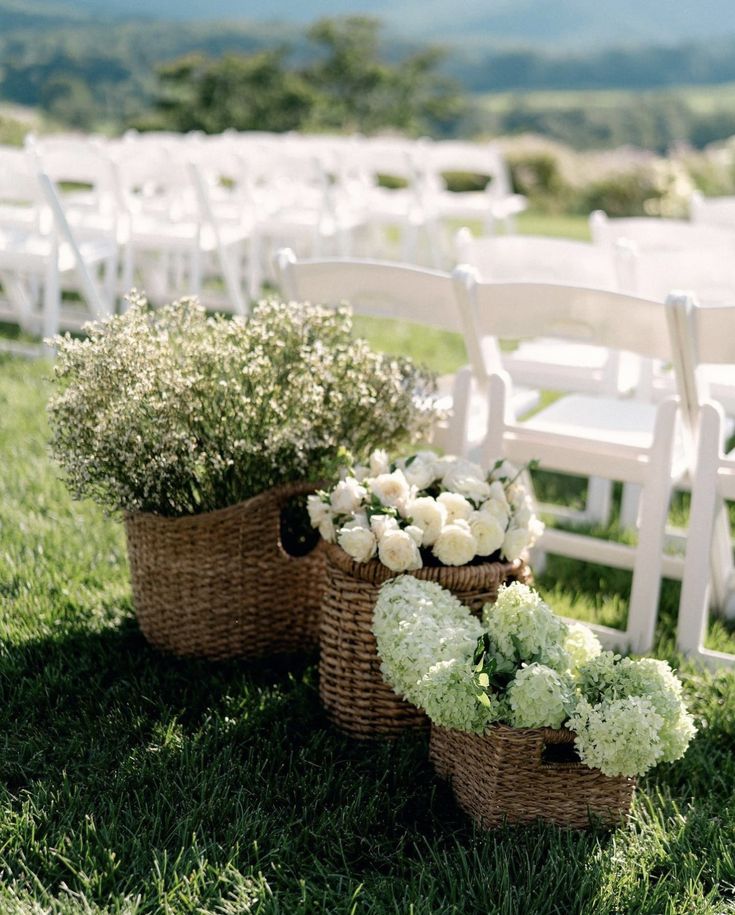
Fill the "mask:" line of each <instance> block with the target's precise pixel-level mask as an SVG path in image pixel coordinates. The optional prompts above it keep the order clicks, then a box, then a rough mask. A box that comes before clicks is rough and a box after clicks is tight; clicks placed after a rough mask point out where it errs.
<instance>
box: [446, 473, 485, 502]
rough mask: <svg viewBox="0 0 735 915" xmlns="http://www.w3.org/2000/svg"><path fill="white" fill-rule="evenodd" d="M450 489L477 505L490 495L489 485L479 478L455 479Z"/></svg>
mask: <svg viewBox="0 0 735 915" xmlns="http://www.w3.org/2000/svg"><path fill="white" fill-rule="evenodd" d="M451 489H452V490H453V491H454V492H458V493H460V494H461V495H463V496H465V497H466V498H467V499H472V501H473V502H476V503H478V504H479V503H480V502H484V501H485V499H487V498H488V496H489V495H490V484H489V483H488V482H487V481H486V480H482V479H480V478H479V477H457V478H456V479H455V480H454V482H453V484H452V486H451Z"/></svg>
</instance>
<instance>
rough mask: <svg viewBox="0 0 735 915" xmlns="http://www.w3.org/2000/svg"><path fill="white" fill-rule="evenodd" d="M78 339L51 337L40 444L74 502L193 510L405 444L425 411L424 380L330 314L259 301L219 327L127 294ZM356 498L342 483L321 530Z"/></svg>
mask: <svg viewBox="0 0 735 915" xmlns="http://www.w3.org/2000/svg"><path fill="white" fill-rule="evenodd" d="M85 330H86V334H87V336H86V337H85V338H84V339H72V338H71V337H69V336H68V335H67V336H65V337H58V338H56V339H55V341H54V343H55V345H56V347H57V349H58V358H57V360H56V362H55V364H54V375H55V378H56V381H57V388H56V391H55V393H54V396H53V397H52V399H51V402H50V405H49V418H50V423H51V430H52V433H53V438H52V447H53V451H54V454H55V456H56V458H57V460H58V462H59V463H60V465H61V467H62V468H63V471H64V474H65V477H66V480H67V482H68V484H69V486H70V488H71V490H72V492H73V493H74V495H75V496H76V497H80V498H81V497H90V498H92V499H94V500H95V501H97V502H99V503H100V504H101V505H103V506H105V508H107V509H109V510H112V511H124V512H135V511H145V512H155V513H156V514H160V515H166V516H169V517H178V516H181V515H188V514H198V513H201V512H206V511H213V510H215V509H218V508H224V507H226V506H229V505H234V504H236V503H237V502H240V501H242V500H244V499H247V498H250V497H251V496H253V495H256V494H257V493H259V492H263V491H265V490H267V489H270V488H271V487H272V486H276V485H278V484H281V483H286V482H291V481H294V480H319V479H323V478H324V477H325V476H330V475H331V474H333V473H335V472H336V470H337V468H338V466H339V463H340V462H341V461H342V460H343V458H342V457H341V454H340V453H341V452H342V453H344V451H349V452H355V453H363V452H366V451H368V450H369V449H370V448H371V447H374V446H375V445H377V444H378V443H381V442H385V443H389V444H391V445H393V444H394V443H396V442H399V441H406V439H407V438H408V439H409V440H414V441H415V440H420V439H421V438H423V437H425V435H426V433H427V432H428V430H429V429H430V428H431V425H432V423H433V421H434V420H435V418H436V415H437V410H436V405H435V401H434V398H433V393H432V392H433V387H434V382H433V378H432V376H431V375H430V374H429V373H427V372H425V371H424V370H423V369H419V368H418V367H416V366H415V365H414V364H413V363H412V362H411V361H410V360H408V359H402V358H394V357H390V356H386V355H384V354H381V353H377V352H374V351H373V350H371V349H370V347H369V346H368V345H367V343H365V341H363V340H359V339H356V338H355V337H354V335H353V333H352V319H351V316H350V314H349V312H348V311H346V310H344V309H339V310H336V311H334V310H332V309H327V308H321V307H319V306H316V305H308V304H299V303H295V302H291V303H283V302H278V301H275V300H273V301H268V302H261V303H260V304H258V305H257V306H255V307H254V309H253V312H252V314H251V316H250V317H249V318H248V319H247V320H246V319H244V318H239V317H235V318H233V319H229V318H225V317H223V316H214V317H212V316H209V315H207V313H206V311H205V310H204V307H203V306H202V305H200V304H198V303H197V302H196V301H194V300H184V301H181V302H176V303H174V304H172V305H167V306H164V307H162V308H160V309H157V310H155V311H154V310H153V309H151V308H149V306H148V303H147V302H146V301H145V299H143V298H141V297H140V296H137V295H135V296H132V297H131V300H130V307H129V308H128V310H127V311H126V312H125V314H123V315H114V316H112V317H109V318H106V319H105V320H102V321H98V322H95V323H92V324H89V325H87V326H86V328H85ZM363 497H364V490H363V489H362V488H361V487H360V485H359V483H357V481H356V480H354V479H353V480H344V481H342V482H341V483H340V484H339V486H338V487H337V488H336V489H335V491H334V493H333V494H332V499H333V501H332V504H331V505H329V506H328V507H325V508H324V509H323V510H320V515H319V518H318V523H317V526H318V527H319V529H320V531H321V533H322V535H323V536H324V537H326V538H327V539H332V538H333V537H334V531H333V517H334V516H339V517H348V516H349V515H350V513H351V512H352V511H354V510H355V509H356V507H357V506H358V505H359V504H360V502H361V500H362V499H363ZM353 539H354V541H355V542H356V543H358V544H359V545H356V546H355V549H361V550H364V549H367V547H366V546H365V544H364V543H363V542H362V541H359V538H353Z"/></svg>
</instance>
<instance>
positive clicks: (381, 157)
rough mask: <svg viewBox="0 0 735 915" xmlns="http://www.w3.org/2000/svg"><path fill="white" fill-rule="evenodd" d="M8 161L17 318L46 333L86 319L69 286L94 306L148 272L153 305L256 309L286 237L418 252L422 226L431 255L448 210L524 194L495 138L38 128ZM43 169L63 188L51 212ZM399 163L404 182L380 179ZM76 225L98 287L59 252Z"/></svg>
mask: <svg viewBox="0 0 735 915" xmlns="http://www.w3.org/2000/svg"><path fill="white" fill-rule="evenodd" d="M451 170H469V171H475V172H479V173H481V174H483V175H486V176H487V178H488V184H487V187H486V190H484V191H481V192H468V193H457V194H455V193H450V192H448V191H447V189H446V185H445V183H444V178H443V176H444V175H446V173H447V171H451ZM0 172H1V173H2V175H3V180H2V182H0V252H2V254H3V255H4V268H5V269H4V272H3V277H2V278H1V279H0V282H1V283H2V286H3V289H4V292H5V312H6V313H5V314H4V317H10V318H12V317H13V316H15V318H16V320H18V321H19V322H20V323H21V324H22V325H23V326H24V327H26V328H28V329H36V330H41V331H42V332H43V333H45V334H49V333H52V332H54V331H55V330H56V328H57V326H58V325H59V324H60V325H61V326H62V327H64V328H74V327H75V326H78V324H79V323H80V308H79V307H70V306H69V304H68V302H69V297H68V296H66V297H62V292H74V293H79V292H82V293H83V295H82V299H83V301H84V302H85V303H86V305H87V313H86V315H83V317H89V316H90V313H91V314H93V315H94V314H100V313H108V312H110V311H113V310H115V308H116V307H118V306H119V305H120V302H119V298H120V296H121V295H124V294H125V293H127V291H129V289H130V288H132V287H133V286H134V285H137V286H139V287H141V288H145V290H146V292H147V294H148V295H149V297H150V298H151V300H152V301H154V302H160V301H164V300H167V299H169V300H170V299H172V298H176V297H178V296H181V295H184V294H189V295H198V296H200V297H202V298H204V299H205V301H206V302H207V304H208V305H210V306H212V307H215V308H218V309H222V310H229V311H232V312H234V313H239V314H245V313H246V312H247V310H248V307H249V302H250V301H251V300H252V299H254V298H257V297H258V295H259V294H260V292H261V288H262V284H263V282H264V280H267V279H268V278H269V277H268V270H269V268H270V264H271V261H272V257H271V254H272V251H273V250H275V249H276V248H277V247H280V246H281V245H283V244H290V245H292V246H293V247H295V248H296V250H298V251H299V252H300V253H302V254H307V255H320V254H326V253H330V252H331V253H339V254H343V255H346V254H350V253H354V252H355V251H357V250H359V249H361V251H362V253H363V254H366V253H370V254H372V255H375V254H377V252H379V251H381V250H385V242H386V241H389V242H391V243H392V240H393V238H394V237H395V236H397V237H398V238H399V239H400V245H399V251H400V252H401V253H402V255H403V256H404V257H408V258H409V259H411V260H416V259H418V258H419V256H420V255H421V251H422V249H421V244H420V242H421V239H422V237H423V245H424V248H425V249H426V250H425V251H424V256H425V257H428V258H429V259H434V260H436V259H437V258H439V257H440V256H441V254H440V253H439V249H440V248H441V246H442V244H443V241H442V238H441V235H442V233H443V232H444V221H445V219H446V218H447V217H450V216H451V217H461V218H477V219H480V220H481V221H482V222H483V223H484V224H485V225H486V226H491V225H494V223H495V222H496V221H497V220H504V221H505V222H506V223H507V222H509V220H510V219H511V218H512V216H513V214H514V213H515V212H518V211H520V209H522V207H523V205H524V201H523V200H522V198H520V197H517V196H516V195H513V194H512V193H511V192H510V181H509V177H508V171H507V168H506V167H505V163H504V161H503V159H502V157H501V156H500V154H499V153H498V151H497V149H496V148H495V147H494V146H492V145H489V144H469V143H467V144H457V143H433V142H430V141H421V142H412V141H406V140H388V139H385V140H369V139H367V138H364V137H322V138H309V137H304V136H299V135H286V136H283V137H280V136H277V135H267V134H256V135H249V134H236V133H227V134H223V135H220V136H214V137H208V136H205V135H203V134H201V135H199V134H193V135H192V134H188V135H178V134H170V135H160V134H154V135H147V134H135V133H132V134H128V135H126V136H125V137H123V138H120V139H116V140H105V139H103V138H100V137H47V138H43V139H34V138H31V139H30V140H29V142H28V145H27V149H26V150H25V152H20V151H18V150H13V149H9V148H0ZM39 176H44V183H48V181H50V182H51V183H52V185H53V189H54V195H53V196H54V204H53V207H51V209H50V210H49V206H50V205H49V201H48V194H47V191H45V190H44V193H43V194H41V195H40V196H39V194H38V178H39ZM386 176H387V177H389V178H393V179H395V180H398V181H399V182H403V185H404V186H403V187H400V188H398V189H393V190H389V189H386V188H384V187H382V186H381V183H380V182H381V180H382V179H383V178H384V177H386ZM21 188H22V189H23V193H22V194H19V191H20V189H21ZM59 208H60V209H61V211H62V213H63V221H64V223H65V225H63V230H62V228H61V227H60V224H59V223H58V221H57V220H56V218H55V213H56V211H57V210H58V209H59ZM421 233H423V236H422V234H421ZM70 234H71V235H73V237H74V238H75V241H76V248H77V250H78V252H79V254H80V255H81V256H82V259H83V261H84V264H85V266H86V269H87V272H88V273H89V274H91V275H93V276H94V277H95V278H96V277H97V274H103V275H101V276H99V280H100V282H99V287H98V289H97V290H96V293H95V295H93V296H89V295H88V294H87V289H86V286H87V285H88V284H80V283H79V282H78V281H77V276H76V274H73V273H72V272H71V269H70V268H71V266H72V259H71V258H69V257H67V256H66V255H65V256H63V257H59V258H58V259H57V262H54V260H53V250H54V248H55V247H56V243H55V240H54V239H55V237H56V235H59V236H63V237H64V239H66V238H68V237H69V236H70ZM102 252H104V258H103V254H102ZM31 254H34V255H35V256H36V260H34V264H33V269H30V268H28V266H27V258H28V257H29V256H30V255H31ZM41 254H43V255H44V257H43V263H42V264H40V265H39V263H37V261H38V256H40V255H41ZM24 258H25V259H24ZM102 259H104V271H102V270H101V267H100V262H101V260H102ZM82 287H83V288H82ZM72 301H73V300H72Z"/></svg>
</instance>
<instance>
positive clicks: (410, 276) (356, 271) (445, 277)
mask: <svg viewBox="0 0 735 915" xmlns="http://www.w3.org/2000/svg"><path fill="white" fill-rule="evenodd" d="M276 268H277V271H278V274H279V279H280V283H281V288H282V290H283V292H284V295H286V296H287V297H288V298H290V299H292V300H308V301H311V302H316V303H318V304H322V305H339V304H341V303H344V302H347V303H348V304H350V305H351V306H352V308H353V309H354V311H355V312H356V313H357V314H363V315H369V316H371V317H379V318H398V319H401V320H405V321H409V322H412V323H415V324H426V325H429V326H431V327H438V328H440V329H442V330H448V331H454V332H456V333H462V322H461V319H460V316H459V313H458V311H457V306H456V302H455V297H454V290H453V286H452V279H451V277H450V276H449V274H448V273H441V272H440V271H438V270H425V269H423V268H420V267H414V266H409V265H407V264H397V263H392V262H385V261H372V260H354V259H351V258H332V259H326V260H304V261H299V260H297V259H296V257H295V255H294V253H293V251H291V250H289V249H285V250H282V251H279V252H278V253H277V255H276Z"/></svg>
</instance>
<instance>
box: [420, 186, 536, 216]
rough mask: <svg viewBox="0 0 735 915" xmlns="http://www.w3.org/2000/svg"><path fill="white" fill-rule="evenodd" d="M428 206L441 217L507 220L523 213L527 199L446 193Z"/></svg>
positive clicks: (516, 196)
mask: <svg viewBox="0 0 735 915" xmlns="http://www.w3.org/2000/svg"><path fill="white" fill-rule="evenodd" d="M428 206H429V209H430V210H431V211H432V212H434V213H435V214H436V215H440V216H454V217H462V216H466V217H467V218H468V219H472V218H479V217H483V216H486V215H489V216H492V217H494V218H495V219H507V218H508V217H509V216H517V215H518V214H519V213H522V212H523V211H524V210H525V209H526V206H527V203H526V198H525V197H523V196H521V195H520V194H508V195H507V196H505V197H494V196H492V195H491V194H487V193H485V191H463V192H459V193H453V192H451V191H446V192H444V193H442V194H439V195H438V196H437V197H434V198H433V199H432V200H431V201H430V202H429V204H428Z"/></svg>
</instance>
